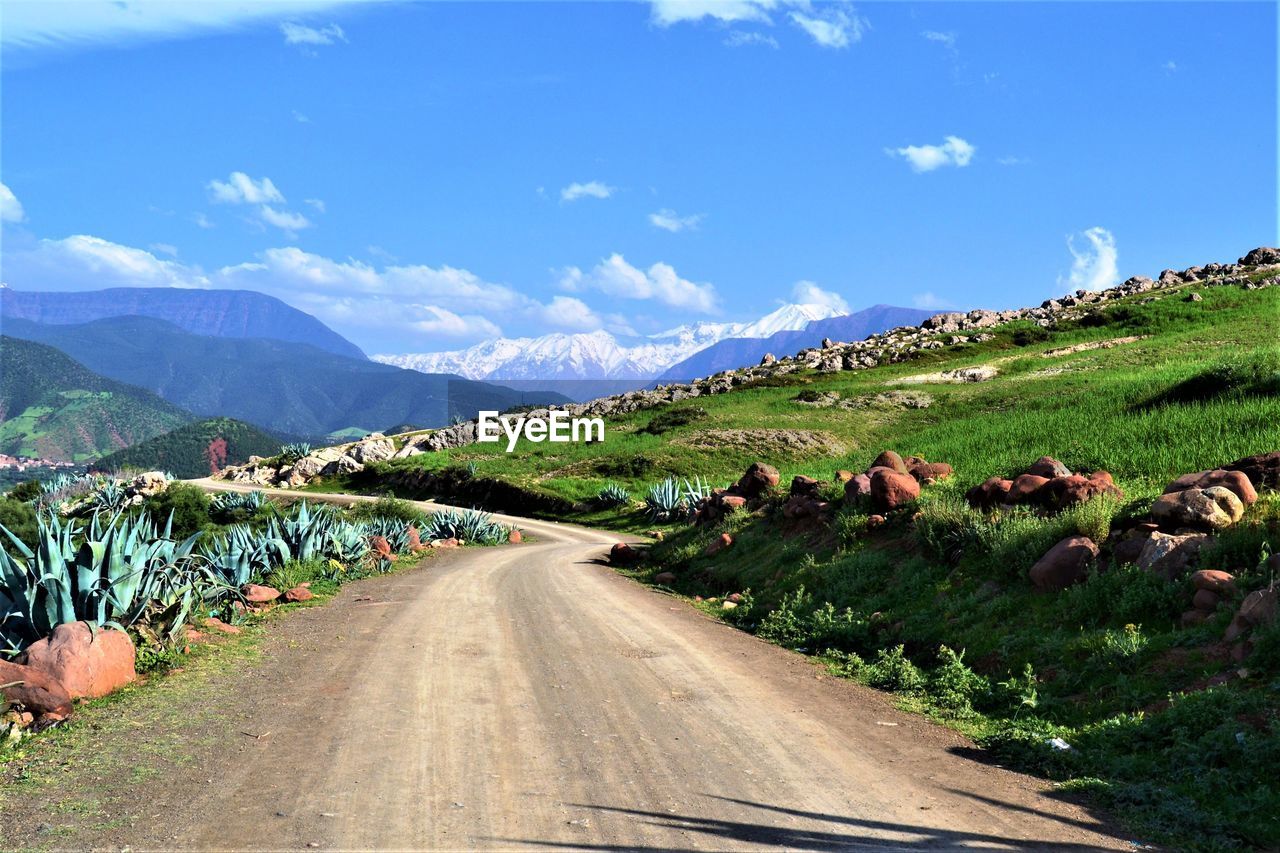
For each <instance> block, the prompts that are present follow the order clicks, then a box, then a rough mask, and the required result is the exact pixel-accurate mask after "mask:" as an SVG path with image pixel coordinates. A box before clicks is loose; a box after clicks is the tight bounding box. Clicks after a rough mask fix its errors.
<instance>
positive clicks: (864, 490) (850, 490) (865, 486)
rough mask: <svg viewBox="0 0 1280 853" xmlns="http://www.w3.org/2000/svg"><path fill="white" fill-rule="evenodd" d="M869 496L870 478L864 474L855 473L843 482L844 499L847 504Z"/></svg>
mask: <svg viewBox="0 0 1280 853" xmlns="http://www.w3.org/2000/svg"><path fill="white" fill-rule="evenodd" d="M869 497H871V478H870V477H868V476H867V475H866V474H855V475H854V476H853V478H852V479H850V480H848V481H846V482H845V484H844V500H845V503H848V504H856V503H857V502H858V501H860V500H863V499H864V498H869Z"/></svg>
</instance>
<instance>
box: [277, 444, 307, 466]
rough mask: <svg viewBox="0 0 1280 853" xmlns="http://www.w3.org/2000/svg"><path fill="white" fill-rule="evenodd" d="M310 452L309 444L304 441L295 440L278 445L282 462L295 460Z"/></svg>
mask: <svg viewBox="0 0 1280 853" xmlns="http://www.w3.org/2000/svg"><path fill="white" fill-rule="evenodd" d="M310 452H311V444H310V442H306V441H295V442H293V443H291V444H282V445H280V459H281V461H283V462H297V461H298V460H299V459H301V458H302V457H304V456H306V455H307V454H308V453H310Z"/></svg>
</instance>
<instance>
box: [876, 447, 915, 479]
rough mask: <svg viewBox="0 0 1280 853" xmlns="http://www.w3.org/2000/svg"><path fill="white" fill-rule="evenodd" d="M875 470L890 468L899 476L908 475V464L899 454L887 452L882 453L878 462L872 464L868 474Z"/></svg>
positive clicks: (878, 457) (877, 458)
mask: <svg viewBox="0 0 1280 853" xmlns="http://www.w3.org/2000/svg"><path fill="white" fill-rule="evenodd" d="M875 468H890V469H892V470H894V471H896V472H898V473H899V474H905V473H907V463H905V462H903V461H902V457H901V456H899V455H898V454H897V453H894V452H893V451H892V450H885V451H883V452H881V454H880V455H879V456H877V457H876V461H874V462H872V463H871V465H870V466H869V467H868V468H867V473H868V474H870V473H871V471H872V470H873V469H875Z"/></svg>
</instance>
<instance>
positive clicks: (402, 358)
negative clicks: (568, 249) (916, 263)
mask: <svg viewBox="0 0 1280 853" xmlns="http://www.w3.org/2000/svg"><path fill="white" fill-rule="evenodd" d="M839 314H840V312H838V311H836V310H835V309H833V308H830V307H828V306H826V305H814V304H794V305H783V306H782V307H781V308H778V309H777V310H776V311H773V312H772V313H770V314H768V315H766V316H765V317H762V318H760V319H759V320H757V321H755V322H753V323H697V324H692V325H685V326H678V327H676V328H674V329H670V330H668V331H665V332H660V333H658V334H656V335H648V336H644V337H641V336H634V337H632V336H621V337H619V336H615V335H613V334H611V333H609V332H606V331H603V330H600V331H595V332H586V333H580V334H562V333H556V334H550V335H543V336H542V337H537V338H498V339H496V340H491V341H485V342H483V343H480V344H476V345H475V346H473V347H470V348H468V349H464V350H454V351H451V352H432V353H410V354H406V355H390V354H382V355H374V356H373V359H374V361H379V362H382V363H384V364H394V365H397V366H399V367H407V368H411V369H413V370H419V371H422V372H424V373H440V372H448V373H457V374H460V375H462V376H466V377H468V378H471V379H485V380H489V381H500V380H504V379H509V380H567V379H573V380H587V379H589V380H599V379H640V380H645V379H653V378H654V377H656V376H658V375H660V374H661V373H662V372H663V371H664V370H665V369H667V368H668V367H670V366H671V365H673V364H676V363H678V362H680V361H682V360H684V359H686V358H687V357H689V356H691V355H693V354H694V353H696V352H698V351H700V350H703V349H705V348H706V347H709V346H712V345H713V344H715V343H717V342H719V341H723V340H726V339H730V338H747V339H755V338H767V337H769V336H770V335H773V334H774V333H776V332H780V331H784V330H798V329H803V328H805V327H806V326H808V325H809V324H810V323H812V322H814V321H815V320H823V319H827V318H831V317H836V316H839Z"/></svg>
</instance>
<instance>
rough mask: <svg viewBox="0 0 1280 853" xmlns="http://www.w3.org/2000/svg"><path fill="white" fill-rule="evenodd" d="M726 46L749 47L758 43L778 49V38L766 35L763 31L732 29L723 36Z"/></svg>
mask: <svg viewBox="0 0 1280 853" xmlns="http://www.w3.org/2000/svg"><path fill="white" fill-rule="evenodd" d="M724 44H725V46H726V47H751V46H753V45H759V46H761V47H771V48H773V49H774V50H777V49H778V40H777V39H776V38H774V37H773V36H767V35H765V34H764V33H757V32H748V31H746V30H732V31H730V33H729V34H728V35H727V36H725V37H724Z"/></svg>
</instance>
